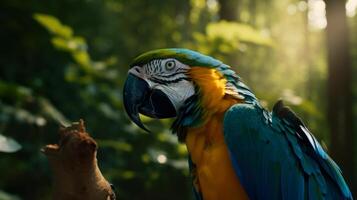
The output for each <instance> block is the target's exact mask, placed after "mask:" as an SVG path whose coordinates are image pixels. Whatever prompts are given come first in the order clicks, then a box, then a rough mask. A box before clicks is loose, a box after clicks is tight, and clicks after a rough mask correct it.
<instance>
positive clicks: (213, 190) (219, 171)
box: [186, 116, 248, 200]
mask: <svg viewBox="0 0 357 200" xmlns="http://www.w3.org/2000/svg"><path fill="white" fill-rule="evenodd" d="M222 123H223V116H213V117H212V118H211V119H210V120H209V121H208V122H207V123H206V125H204V126H203V127H200V128H191V129H189V131H188V134H187V137H186V146H187V149H188V151H189V153H190V156H191V159H192V161H193V163H194V164H195V165H196V169H195V171H194V172H193V173H194V176H195V180H194V186H195V187H196V190H198V191H201V193H202V195H203V198H204V200H211V199H222V200H228V199H232V200H233V199H248V198H247V196H246V193H245V192H244V190H243V188H242V186H241V184H240V183H239V179H238V177H237V176H236V174H235V172H234V169H233V167H232V163H231V160H230V158H229V153H228V148H227V146H226V144H225V142H224V137H223V126H222Z"/></svg>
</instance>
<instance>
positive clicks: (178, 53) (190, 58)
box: [130, 48, 222, 67]
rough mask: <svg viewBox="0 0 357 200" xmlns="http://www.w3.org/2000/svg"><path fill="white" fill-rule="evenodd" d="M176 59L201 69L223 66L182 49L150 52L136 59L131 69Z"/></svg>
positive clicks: (211, 59)
mask: <svg viewBox="0 0 357 200" xmlns="http://www.w3.org/2000/svg"><path fill="white" fill-rule="evenodd" d="M165 58H175V59H177V60H178V61H180V62H182V63H184V64H186V65H189V66H201V67H218V66H220V65H221V64H222V62H221V61H219V60H217V59H214V58H212V57H210V56H206V55H203V54H201V53H198V52H196V51H192V50H189V49H181V48H167V49H156V50H152V51H148V52H146V53H144V54H141V55H140V56H138V57H136V58H135V59H134V61H133V62H132V63H131V65H130V66H131V67H133V66H136V65H139V66H140V65H143V64H145V63H148V62H150V61H151V60H153V59H165Z"/></svg>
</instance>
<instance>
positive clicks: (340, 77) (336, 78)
mask: <svg viewBox="0 0 357 200" xmlns="http://www.w3.org/2000/svg"><path fill="white" fill-rule="evenodd" d="M325 2H326V14H327V47H328V48H327V49H328V55H327V56H328V84H327V94H328V96H327V97H328V99H327V100H328V110H327V111H328V124H329V128H330V134H331V148H330V149H331V154H332V157H333V158H334V159H335V160H336V162H337V163H338V164H339V165H340V166H341V168H342V171H343V174H344V177H345V178H346V180H347V182H348V184H349V186H350V189H352V190H353V188H355V186H356V184H355V174H354V169H355V167H354V160H353V150H354V148H353V147H354V138H353V137H354V135H353V124H352V123H353V122H352V121H353V113H352V90H351V88H352V87H351V85H352V67H351V59H350V54H349V53H350V51H349V50H350V46H349V37H348V35H349V34H348V27H347V19H346V10H345V3H346V2H345V1H344V0H325ZM355 195H356V194H355Z"/></svg>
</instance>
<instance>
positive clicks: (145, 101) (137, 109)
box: [124, 73, 176, 132]
mask: <svg viewBox="0 0 357 200" xmlns="http://www.w3.org/2000/svg"><path fill="white" fill-rule="evenodd" d="M124 107H125V110H126V112H127V114H128V116H129V118H130V119H131V120H132V121H133V122H134V123H135V124H136V125H138V126H139V127H140V128H142V129H144V130H145V131H147V132H150V131H149V130H148V129H147V128H146V127H145V126H144V124H143V123H142V122H141V120H140V117H139V113H141V114H144V115H146V116H149V117H152V118H158V119H162V118H170V117H175V116H176V110H175V108H174V106H173V105H172V103H171V101H170V99H169V98H168V97H167V95H166V94H165V93H163V92H162V91H161V90H158V89H151V88H150V87H149V84H148V83H147V82H146V81H145V80H143V79H141V78H139V77H137V76H135V75H133V74H130V73H129V75H128V78H127V79H126V81H125V84H124Z"/></svg>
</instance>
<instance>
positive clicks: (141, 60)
mask: <svg viewBox="0 0 357 200" xmlns="http://www.w3.org/2000/svg"><path fill="white" fill-rule="evenodd" d="M214 77H216V78H214ZM199 79H201V80H200V81H198V80H199ZM199 82H200V83H199ZM238 83H239V77H238V76H237V75H236V74H235V72H234V71H232V70H231V69H230V67H229V66H228V65H225V64H223V63H222V62H221V61H219V60H216V59H214V58H212V57H209V56H206V55H203V54H201V53H198V52H195V51H192V50H188V49H177V48H170V49H158V50H153V51H149V52H147V53H144V54H142V55H140V56H138V57H137V58H135V59H134V61H133V62H132V64H131V65H130V69H129V72H128V77H127V79H126V81H125V84H124V95H123V96H124V107H125V110H126V112H127V114H128V116H129V117H130V119H131V120H132V121H133V122H134V123H135V124H137V125H138V126H139V127H141V128H142V129H144V130H146V131H148V132H149V130H148V129H147V128H146V127H145V126H144V125H143V123H142V122H141V120H140V117H139V113H141V114H143V115H146V116H148V117H151V118H158V119H162V118H173V117H176V123H175V122H174V124H177V126H185V125H192V124H193V123H196V122H197V121H198V119H199V118H200V116H202V115H203V113H204V112H203V111H202V110H203V109H202V106H201V105H202V104H203V102H202V99H201V98H200V96H202V93H203V92H202V91H203V90H204V88H206V89H205V91H204V92H205V93H206V94H209V93H211V94H213V93H216V95H218V94H222V95H224V94H230V95H231V96H233V97H236V98H240V99H243V98H244V97H243V96H242V95H240V94H239V91H238V88H239V84H238ZM237 84H238V85H237ZM243 86H244V85H242V87H243ZM253 96H254V95H253ZM206 99H207V98H206ZM215 99H216V97H209V98H208V100H207V101H209V102H206V103H208V104H213V103H215V102H214V101H215ZM217 104H219V102H217Z"/></svg>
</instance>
